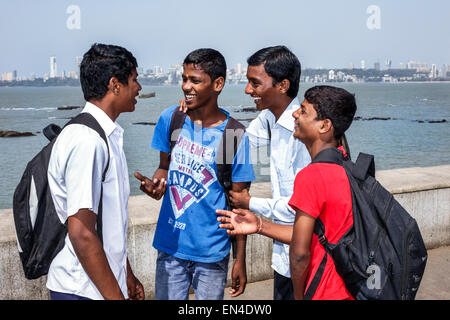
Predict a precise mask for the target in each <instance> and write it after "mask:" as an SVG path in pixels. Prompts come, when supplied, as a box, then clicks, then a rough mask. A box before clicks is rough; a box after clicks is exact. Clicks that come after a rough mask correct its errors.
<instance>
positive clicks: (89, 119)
mask: <svg viewBox="0 0 450 320" xmlns="http://www.w3.org/2000/svg"><path fill="white" fill-rule="evenodd" d="M71 124H82V125H85V126H88V127H89V128H91V129H93V130H95V131H96V132H97V133H98V134H99V135H100V137H101V138H102V139H103V141H105V143H106V148H107V150H108V162H107V163H106V167H105V170H104V171H103V175H102V184H101V187H100V202H99V204H98V212H97V235H98V238H99V239H100V242H101V243H102V244H103V220H102V216H103V182H104V181H105V178H106V172H107V171H108V168H109V160H110V158H109V145H108V140H107V138H106V134H105V131H104V130H103V128H102V127H101V126H100V124H99V123H98V121H97V120H96V119H95V118H94V117H93V116H92V115H91V114H90V113H87V112H82V113H80V114H78V115H77V116H76V117H75V118H73V119H72V120H70V121H69V122H67V123H66V125H65V126H64V128H65V127H67V126H68V125H71Z"/></svg>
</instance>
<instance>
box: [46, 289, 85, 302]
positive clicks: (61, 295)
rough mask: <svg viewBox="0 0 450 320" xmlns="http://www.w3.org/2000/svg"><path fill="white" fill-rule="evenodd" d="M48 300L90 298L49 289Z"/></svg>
mask: <svg viewBox="0 0 450 320" xmlns="http://www.w3.org/2000/svg"><path fill="white" fill-rule="evenodd" d="M50 300H91V299H89V298H86V297H82V296H77V295H76V294H71V293H63V292H56V291H52V290H50Z"/></svg>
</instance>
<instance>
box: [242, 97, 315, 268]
mask: <svg viewBox="0 0 450 320" xmlns="http://www.w3.org/2000/svg"><path fill="white" fill-rule="evenodd" d="M299 107H300V103H299V100H298V98H295V99H293V100H292V101H291V103H290V104H289V106H288V107H287V108H286V110H285V111H284V112H283V114H282V115H281V116H280V118H279V119H278V121H275V115H274V114H273V113H272V112H271V111H270V110H268V109H266V110H263V111H261V112H260V114H259V115H258V117H257V118H256V119H254V120H253V121H252V122H251V123H250V124H249V126H248V128H247V130H246V131H247V134H248V136H249V139H250V145H251V147H252V148H258V147H261V146H267V145H269V143H270V182H271V185H272V198H271V199H268V198H256V197H251V198H250V204H249V207H250V210H251V211H253V212H255V213H258V214H261V215H263V216H265V217H267V218H271V219H273V222H275V223H279V224H293V223H294V219H295V211H294V210H293V209H292V208H291V207H290V206H289V205H288V202H289V199H290V198H291V196H292V193H293V191H294V180H295V176H296V175H297V173H298V172H299V171H300V170H301V169H303V168H304V167H306V166H307V165H308V164H309V163H310V162H311V156H310V155H309V152H308V150H307V149H306V146H305V145H304V144H303V143H302V142H301V141H300V140H298V139H296V138H294V136H293V133H294V125H295V124H294V117H292V113H293V112H294V111H295V110H297V109H298V108H299ZM268 126H269V128H270V134H271V138H270V139H269V130H268V129H269V128H268ZM272 268H273V269H274V270H275V271H276V272H277V273H279V274H281V275H282V276H285V277H290V272H289V245H286V244H283V243H280V242H278V241H275V242H274V246H273V253H272Z"/></svg>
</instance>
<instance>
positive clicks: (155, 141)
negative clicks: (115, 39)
mask: <svg viewBox="0 0 450 320" xmlns="http://www.w3.org/2000/svg"><path fill="white" fill-rule="evenodd" d="M175 108H177V106H173V107H170V108H168V109H166V110H164V111H163V112H162V113H161V115H160V117H159V119H158V122H157V123H156V127H155V131H154V132H153V138H152V143H151V148H153V149H156V150H159V151H162V152H166V153H169V152H170V137H169V130H170V122H171V120H172V114H173V112H174V110H175Z"/></svg>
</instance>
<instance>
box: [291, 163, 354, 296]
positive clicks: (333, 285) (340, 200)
mask: <svg viewBox="0 0 450 320" xmlns="http://www.w3.org/2000/svg"><path fill="white" fill-rule="evenodd" d="M289 205H290V206H291V207H293V208H294V210H295V209H297V210H301V211H303V212H304V213H306V214H308V215H310V216H312V217H313V218H318V217H320V220H322V222H323V224H324V226H325V237H326V238H327V240H328V242H331V243H336V242H337V241H338V240H339V239H340V238H341V237H342V236H343V235H344V234H345V233H346V232H347V231H348V230H349V228H350V227H351V226H352V224H353V214H352V198H351V192H350V183H349V182H348V178H347V175H346V173H345V170H344V168H343V167H342V166H339V165H337V164H332V163H312V164H310V165H308V166H307V167H305V168H304V169H302V170H300V172H299V173H298V174H297V176H296V178H295V182H294V193H293V195H292V197H291V199H290V201H289ZM324 254H325V249H324V248H323V246H322V245H321V244H320V243H319V241H318V237H317V235H315V234H313V237H312V242H311V262H310V265H309V270H308V275H307V277H306V290H307V289H308V287H309V285H310V283H311V281H312V279H313V277H314V275H315V274H316V271H317V269H318V267H319V265H320V262H321V261H322V259H323V257H324ZM305 292H306V291H305ZM312 299H313V300H344V299H353V297H352V296H351V294H350V293H349V292H348V290H347V289H346V287H345V284H344V281H343V280H342V278H341V277H340V276H339V275H338V273H337V272H336V268H335V266H334V262H333V259H332V258H331V256H330V255H328V259H327V264H326V266H325V270H324V273H323V275H322V279H321V281H320V283H319V286H318V287H317V290H316V292H315V294H314V296H313V297H312Z"/></svg>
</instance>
